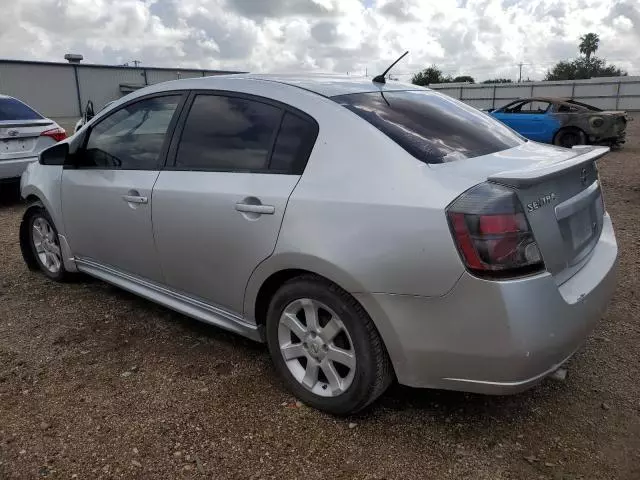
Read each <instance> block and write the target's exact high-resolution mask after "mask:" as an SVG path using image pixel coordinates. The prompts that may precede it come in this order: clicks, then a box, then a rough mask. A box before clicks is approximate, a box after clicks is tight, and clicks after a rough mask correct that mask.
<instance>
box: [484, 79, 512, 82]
mask: <svg viewBox="0 0 640 480" xmlns="http://www.w3.org/2000/svg"><path fill="white" fill-rule="evenodd" d="M482 83H513V80H511V79H509V78H493V79H490V80H485V81H484V82H482Z"/></svg>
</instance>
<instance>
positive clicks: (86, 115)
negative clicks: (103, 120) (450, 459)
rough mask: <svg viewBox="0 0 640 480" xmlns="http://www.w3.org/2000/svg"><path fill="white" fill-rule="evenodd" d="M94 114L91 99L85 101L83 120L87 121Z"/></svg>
mask: <svg viewBox="0 0 640 480" xmlns="http://www.w3.org/2000/svg"><path fill="white" fill-rule="evenodd" d="M95 116H96V114H95V113H94V110H93V102H92V101H91V100H89V101H88V102H87V108H86V109H85V111H84V120H85V122H88V121H89V120H91V119H92V118H93V117H95Z"/></svg>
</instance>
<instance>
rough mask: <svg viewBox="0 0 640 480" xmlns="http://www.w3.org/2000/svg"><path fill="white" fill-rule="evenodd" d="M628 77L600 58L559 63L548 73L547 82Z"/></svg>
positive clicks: (625, 73)
mask: <svg viewBox="0 0 640 480" xmlns="http://www.w3.org/2000/svg"><path fill="white" fill-rule="evenodd" d="M625 75H627V72H624V71H622V70H620V69H619V68H617V67H616V66H614V65H607V62H606V61H605V60H604V59H602V58H598V57H592V58H591V59H588V58H586V57H584V58H577V59H575V60H571V61H567V62H559V63H557V64H556V65H555V66H554V67H553V68H552V69H551V70H549V71H548V72H547V75H546V76H545V78H544V79H545V80H582V79H587V78H594V77H620V76H625Z"/></svg>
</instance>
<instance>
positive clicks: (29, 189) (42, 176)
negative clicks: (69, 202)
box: [20, 163, 65, 235]
mask: <svg viewBox="0 0 640 480" xmlns="http://www.w3.org/2000/svg"><path fill="white" fill-rule="evenodd" d="M61 182H62V166H59V165H40V164H39V163H32V164H30V165H29V166H28V167H27V169H26V170H25V171H24V173H23V174H22V178H21V179H20V195H21V196H22V198H24V199H26V200H29V199H30V198H37V199H38V201H40V202H41V203H42V205H43V206H44V208H46V209H47V212H49V215H50V216H51V218H52V219H53V221H54V223H55V225H56V228H57V229H58V233H59V234H60V235H65V230H64V221H63V218H62V199H61V197H60V193H61V189H60V185H61Z"/></svg>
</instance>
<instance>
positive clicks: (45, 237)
mask: <svg viewBox="0 0 640 480" xmlns="http://www.w3.org/2000/svg"><path fill="white" fill-rule="evenodd" d="M31 240H32V241H33V246H34V247H35V251H36V255H37V256H38V259H39V260H40V264H41V265H42V266H43V267H44V268H45V269H46V270H47V271H48V272H50V273H53V274H56V273H58V272H59V271H60V268H61V267H62V255H61V253H60V243H59V242H58V238H57V235H56V233H55V231H54V230H53V227H52V226H51V224H50V223H49V221H48V220H47V219H46V218H44V217H36V218H35V219H34V221H33V224H32V227H31Z"/></svg>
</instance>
